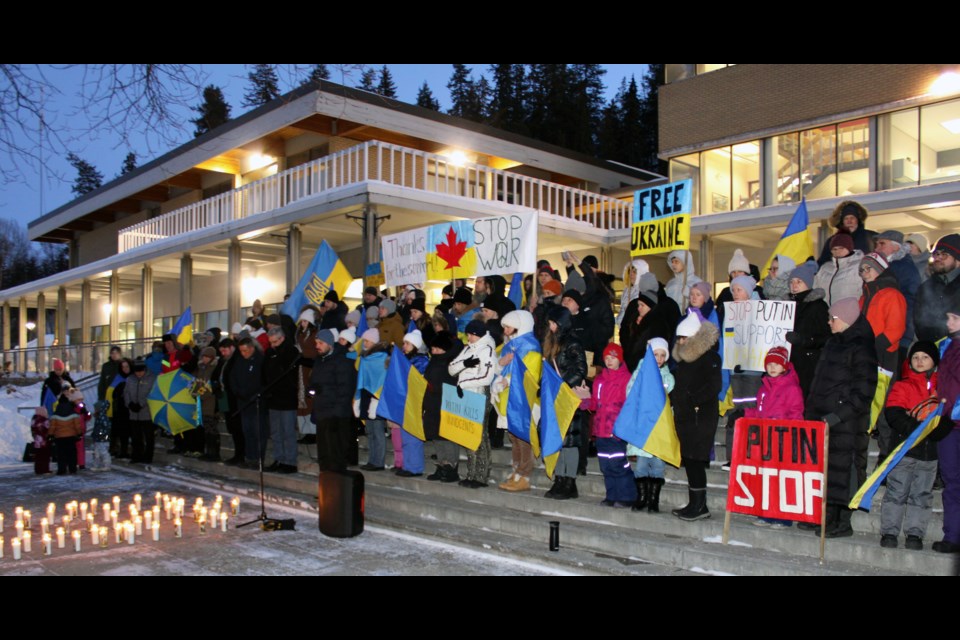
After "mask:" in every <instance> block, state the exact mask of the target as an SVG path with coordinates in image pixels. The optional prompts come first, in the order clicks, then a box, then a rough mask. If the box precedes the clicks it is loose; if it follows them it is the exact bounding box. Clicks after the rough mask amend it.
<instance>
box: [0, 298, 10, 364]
mask: <svg viewBox="0 0 960 640" xmlns="http://www.w3.org/2000/svg"><path fill="white" fill-rule="evenodd" d="M0 321H2V324H3V350H4V351H10V349H11V348H12V347H13V344H12V337H11V335H10V302H9V301H6V300H5V301H4V303H3V318H0ZM0 364H2V363H0Z"/></svg>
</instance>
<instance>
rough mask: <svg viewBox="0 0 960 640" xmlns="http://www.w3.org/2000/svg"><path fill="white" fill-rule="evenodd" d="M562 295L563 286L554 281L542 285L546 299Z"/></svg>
mask: <svg viewBox="0 0 960 640" xmlns="http://www.w3.org/2000/svg"><path fill="white" fill-rule="evenodd" d="M561 293H563V285H562V284H560V283H559V282H558V281H556V280H550V281H549V282H547V283H546V284H545V285H543V295H544V296H545V297H547V298H552V297H553V296H558V295H560V294H561Z"/></svg>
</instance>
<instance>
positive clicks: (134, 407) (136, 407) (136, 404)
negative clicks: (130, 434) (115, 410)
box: [127, 402, 143, 413]
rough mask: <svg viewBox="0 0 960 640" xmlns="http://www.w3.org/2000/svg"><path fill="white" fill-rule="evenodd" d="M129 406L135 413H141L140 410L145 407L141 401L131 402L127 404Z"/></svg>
mask: <svg viewBox="0 0 960 640" xmlns="http://www.w3.org/2000/svg"><path fill="white" fill-rule="evenodd" d="M127 407H128V408H129V409H130V411H133V412H134V413H140V411H141V410H142V409H143V407H142V406H141V405H140V403H139V402H131V403H130V404H128V405H127Z"/></svg>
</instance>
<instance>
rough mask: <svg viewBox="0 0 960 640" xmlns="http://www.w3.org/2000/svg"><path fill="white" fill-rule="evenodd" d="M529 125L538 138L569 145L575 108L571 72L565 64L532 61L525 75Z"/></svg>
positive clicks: (565, 145) (531, 131)
mask: <svg viewBox="0 0 960 640" xmlns="http://www.w3.org/2000/svg"><path fill="white" fill-rule="evenodd" d="M526 89H527V90H526V93H527V104H528V105H529V108H528V111H527V127H528V129H529V131H530V135H531V136H532V137H534V138H536V139H538V140H543V141H544V142H550V143H552V144H556V145H560V146H561V147H567V146H569V140H570V136H569V135H568V133H569V132H568V131H567V127H568V126H569V125H570V121H571V114H572V109H571V108H570V91H571V88H570V73H569V69H568V68H567V65H565V64H531V65H530V70H529V72H528V73H527V79H526Z"/></svg>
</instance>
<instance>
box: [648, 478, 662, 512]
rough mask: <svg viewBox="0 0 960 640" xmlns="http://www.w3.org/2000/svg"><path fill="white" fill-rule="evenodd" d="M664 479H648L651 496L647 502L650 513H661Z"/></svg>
mask: <svg viewBox="0 0 960 640" xmlns="http://www.w3.org/2000/svg"><path fill="white" fill-rule="evenodd" d="M663 482H664V480H663V478H647V486H648V488H649V489H650V495H649V498H648V500H647V512H648V513H660V489H662V488H663Z"/></svg>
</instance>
